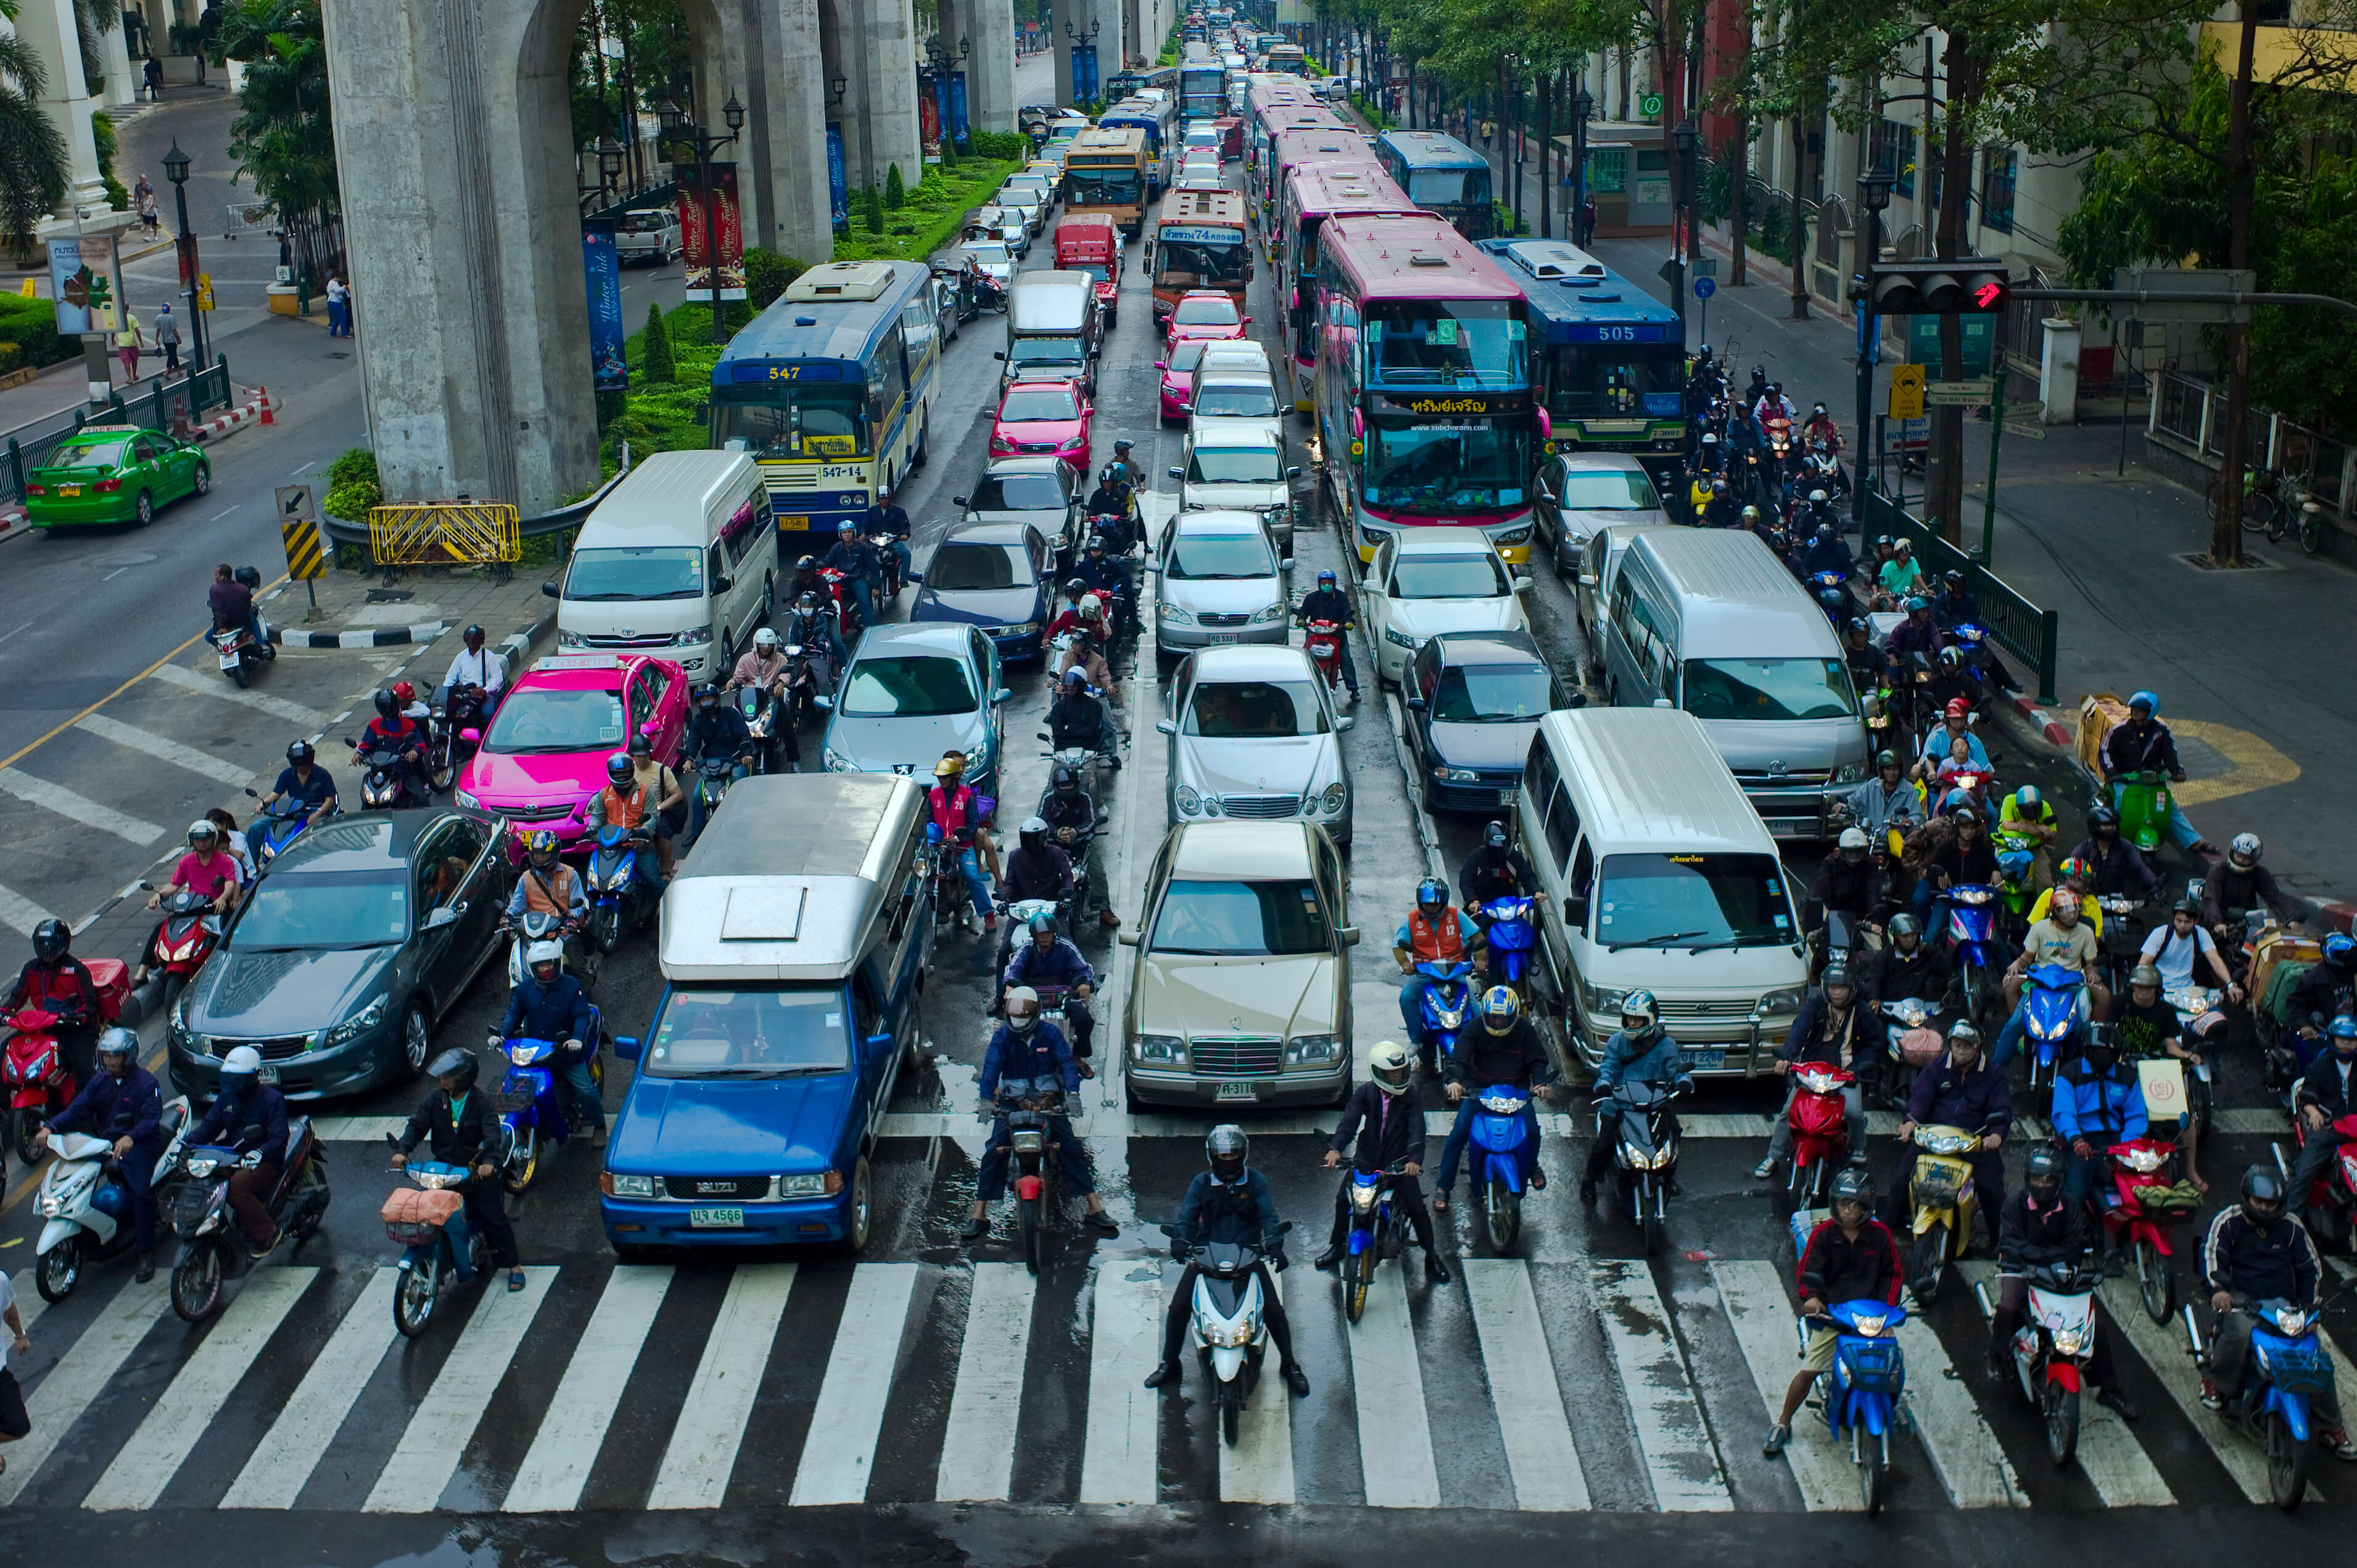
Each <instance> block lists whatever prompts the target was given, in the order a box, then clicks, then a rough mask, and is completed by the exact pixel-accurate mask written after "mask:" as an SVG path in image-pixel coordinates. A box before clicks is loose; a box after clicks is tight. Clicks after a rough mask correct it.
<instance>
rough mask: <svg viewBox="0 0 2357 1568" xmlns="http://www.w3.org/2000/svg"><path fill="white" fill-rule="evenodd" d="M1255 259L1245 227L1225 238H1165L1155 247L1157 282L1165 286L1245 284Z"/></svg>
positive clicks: (1155, 280)
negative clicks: (1253, 258) (1245, 236)
mask: <svg viewBox="0 0 2357 1568" xmlns="http://www.w3.org/2000/svg"><path fill="white" fill-rule="evenodd" d="M1251 260H1252V257H1251V252H1248V251H1246V250H1245V249H1244V236H1243V231H1242V230H1238V231H1234V232H1233V233H1232V234H1231V235H1229V236H1228V237H1227V238H1225V239H1222V240H1216V241H1214V240H1163V241H1160V242H1157V244H1156V245H1155V247H1154V282H1155V285H1157V287H1163V288H1225V287H1228V286H1231V285H1233V286H1236V287H1242V286H1243V281H1244V273H1245V269H1246V268H1247V266H1248V265H1249V264H1250V263H1251Z"/></svg>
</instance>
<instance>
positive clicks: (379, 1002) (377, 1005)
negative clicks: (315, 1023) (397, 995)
mask: <svg viewBox="0 0 2357 1568" xmlns="http://www.w3.org/2000/svg"><path fill="white" fill-rule="evenodd" d="M392 1005H393V997H392V996H391V995H390V994H385V995H380V996H379V997H378V998H377V999H376V1000H375V1001H373V1002H371V1003H370V1004H368V1005H367V1006H365V1007H363V1008H361V1010H360V1011H359V1012H357V1013H355V1014H353V1015H351V1016H350V1017H349V1018H347V1019H345V1020H344V1021H343V1022H342V1023H340V1024H337V1025H333V1026H329V1027H328V1028H325V1029H322V1030H320V1031H319V1044H320V1045H321V1046H322V1047H326V1046H340V1045H342V1044H343V1043H344V1042H345V1041H346V1040H354V1039H358V1038H359V1037H360V1036H362V1035H364V1034H366V1033H367V1032H368V1031H369V1030H371V1029H373V1028H375V1027H376V1026H378V1025H379V1024H382V1023H383V1022H384V1014H385V1009H386V1008H388V1007H390V1006H392Z"/></svg>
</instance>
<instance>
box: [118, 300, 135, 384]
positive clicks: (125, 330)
mask: <svg viewBox="0 0 2357 1568" xmlns="http://www.w3.org/2000/svg"><path fill="white" fill-rule="evenodd" d="M140 344H141V338H140V336H139V317H135V316H134V315H132V314H131V312H130V311H129V310H127V309H126V310H124V313H123V325H122V326H121V327H119V328H116V329H115V333H114V353H115V357H116V358H117V359H119V360H122V361H123V384H124V385H125V386H129V385H130V384H131V383H132V382H134V381H137V380H138V379H139V349H140Z"/></svg>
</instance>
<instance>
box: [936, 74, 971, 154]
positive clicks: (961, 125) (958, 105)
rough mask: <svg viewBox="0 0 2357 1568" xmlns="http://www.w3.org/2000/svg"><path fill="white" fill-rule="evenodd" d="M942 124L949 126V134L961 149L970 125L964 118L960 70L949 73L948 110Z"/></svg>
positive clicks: (963, 87)
mask: <svg viewBox="0 0 2357 1568" xmlns="http://www.w3.org/2000/svg"><path fill="white" fill-rule="evenodd" d="M942 124H944V125H946V126H947V127H949V134H950V135H951V136H952V138H954V139H955V140H956V142H957V145H958V147H959V150H961V151H963V149H964V147H965V142H966V133H967V131H968V130H969V129H970V127H969V126H968V125H967V124H966V118H965V72H963V71H962V70H954V71H952V72H951V73H950V112H949V114H948V117H947V118H945V119H944V120H943V121H942Z"/></svg>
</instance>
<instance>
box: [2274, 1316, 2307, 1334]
mask: <svg viewBox="0 0 2357 1568" xmlns="http://www.w3.org/2000/svg"><path fill="white" fill-rule="evenodd" d="M2276 1327H2277V1328H2280V1329H2281V1330H2283V1332H2284V1335H2285V1337H2287V1338H2292V1339H2297V1338H2298V1337H2300V1336H2301V1335H2303V1334H2305V1333H2307V1332H2308V1314H2306V1313H2304V1312H2284V1313H2277V1314H2276Z"/></svg>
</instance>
